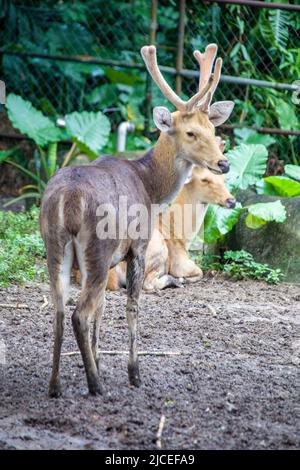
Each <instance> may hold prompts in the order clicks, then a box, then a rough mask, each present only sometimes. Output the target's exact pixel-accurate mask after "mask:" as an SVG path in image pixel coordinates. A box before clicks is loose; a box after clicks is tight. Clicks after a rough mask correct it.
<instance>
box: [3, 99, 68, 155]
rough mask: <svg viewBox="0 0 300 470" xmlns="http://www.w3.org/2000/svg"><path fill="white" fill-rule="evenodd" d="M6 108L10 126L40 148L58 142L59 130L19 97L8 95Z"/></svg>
mask: <svg viewBox="0 0 300 470" xmlns="http://www.w3.org/2000/svg"><path fill="white" fill-rule="evenodd" d="M6 108H7V113H8V117H9V119H10V120H11V123H12V125H13V126H14V127H15V128H16V129H18V130H19V131H20V132H22V133H23V134H26V135H28V137H30V138H31V139H33V140H34V141H35V143H36V144H37V145H39V146H40V147H45V146H46V145H47V144H48V143H49V142H58V141H59V140H60V136H61V133H60V129H58V128H57V127H56V126H55V124H54V123H53V122H52V121H51V120H50V119H49V118H47V117H46V116H44V115H43V113H41V111H38V110H37V109H35V108H34V107H33V106H32V104H31V103H30V102H29V101H26V100H23V98H21V96H18V95H14V94H13V93H10V94H9V95H8V97H7V101H6Z"/></svg>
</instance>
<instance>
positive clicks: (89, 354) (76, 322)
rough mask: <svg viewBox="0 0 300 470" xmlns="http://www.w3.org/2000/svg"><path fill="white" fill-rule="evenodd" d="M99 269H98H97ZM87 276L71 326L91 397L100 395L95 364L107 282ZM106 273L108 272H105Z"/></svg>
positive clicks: (95, 276) (101, 278)
mask: <svg viewBox="0 0 300 470" xmlns="http://www.w3.org/2000/svg"><path fill="white" fill-rule="evenodd" d="M98 269H99V268H98ZM91 271H93V272H94V275H93V276H92V275H89V274H88V276H87V279H86V282H85V284H84V286H83V289H82V292H81V294H80V298H79V300H78V302H77V305H76V308H75V310H74V313H73V315H72V324H73V330H74V334H75V337H76V340H77V344H78V347H79V349H80V352H81V356H82V359H83V363H84V367H85V372H86V377H87V383H88V388H89V392H90V393H91V394H92V395H97V394H102V386H101V383H100V378H99V374H98V368H97V364H96V359H97V353H98V334H99V328H100V323H101V313H102V312H103V310H104V295H105V287H106V282H107V273H106V275H105V276H101V275H99V273H97V272H96V273H97V274H96V275H95V270H92V269H91ZM107 271H108V270H107ZM92 320H94V332H93V349H92V346H91V339H90V325H91V321H92Z"/></svg>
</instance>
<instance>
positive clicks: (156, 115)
mask: <svg viewBox="0 0 300 470" xmlns="http://www.w3.org/2000/svg"><path fill="white" fill-rule="evenodd" d="M153 120H154V123H155V125H156V127H157V129H159V130H160V131H163V132H168V131H169V130H170V129H171V128H172V124H173V119H172V114H171V113H170V111H169V110H168V109H167V108H164V107H163V106H156V108H154V109H153Z"/></svg>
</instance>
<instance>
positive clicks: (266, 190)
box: [255, 179, 278, 196]
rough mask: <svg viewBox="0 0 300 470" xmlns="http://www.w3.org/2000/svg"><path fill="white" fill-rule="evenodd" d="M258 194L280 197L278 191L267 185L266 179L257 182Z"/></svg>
mask: <svg viewBox="0 0 300 470" xmlns="http://www.w3.org/2000/svg"><path fill="white" fill-rule="evenodd" d="M255 189H256V192H257V194H265V195H267V196H278V193H277V191H276V189H275V188H274V187H273V186H272V185H271V184H270V183H267V182H266V181H265V180H264V179H261V180H259V181H257V183H256V185H255Z"/></svg>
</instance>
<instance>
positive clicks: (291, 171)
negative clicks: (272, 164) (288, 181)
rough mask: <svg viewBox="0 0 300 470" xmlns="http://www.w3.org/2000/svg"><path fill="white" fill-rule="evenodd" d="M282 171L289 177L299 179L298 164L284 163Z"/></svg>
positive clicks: (299, 170)
mask: <svg viewBox="0 0 300 470" xmlns="http://www.w3.org/2000/svg"><path fill="white" fill-rule="evenodd" d="M284 172H285V174H286V176H288V177H289V178H293V179H294V180H297V181H300V166H298V165H285V167H284Z"/></svg>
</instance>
